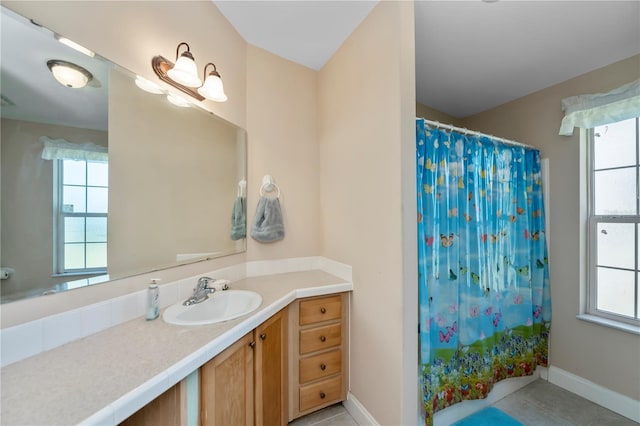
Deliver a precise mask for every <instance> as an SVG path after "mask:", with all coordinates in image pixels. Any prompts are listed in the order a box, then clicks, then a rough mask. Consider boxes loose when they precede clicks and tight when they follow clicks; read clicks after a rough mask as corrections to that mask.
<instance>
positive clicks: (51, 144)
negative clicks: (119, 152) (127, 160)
mask: <svg viewBox="0 0 640 426" xmlns="http://www.w3.org/2000/svg"><path fill="white" fill-rule="evenodd" d="M39 140H40V142H42V143H43V144H44V148H43V149H42V159H43V160H84V161H102V162H107V160H108V154H107V147H106V146H101V145H96V144H94V143H93V142H86V143H73V142H69V141H66V140H64V139H50V138H48V137H46V136H41V137H40V139H39Z"/></svg>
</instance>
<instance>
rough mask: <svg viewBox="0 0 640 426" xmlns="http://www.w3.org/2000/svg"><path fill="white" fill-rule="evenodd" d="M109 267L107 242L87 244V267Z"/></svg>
mask: <svg viewBox="0 0 640 426" xmlns="http://www.w3.org/2000/svg"><path fill="white" fill-rule="evenodd" d="M106 267H107V244H106V243H97V244H87V268H106Z"/></svg>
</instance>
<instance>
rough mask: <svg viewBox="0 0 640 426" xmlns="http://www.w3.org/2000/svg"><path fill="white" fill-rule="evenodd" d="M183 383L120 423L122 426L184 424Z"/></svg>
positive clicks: (169, 425) (170, 425)
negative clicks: (182, 414)
mask: <svg viewBox="0 0 640 426" xmlns="http://www.w3.org/2000/svg"><path fill="white" fill-rule="evenodd" d="M181 386H182V385H181V383H178V384H177V385H175V386H173V387H171V388H170V389H169V390H167V391H166V392H165V393H163V394H162V395H160V396H159V397H157V398H156V399H154V400H153V401H151V402H150V403H149V404H147V405H145V406H144V407H142V408H141V409H140V410H139V411H138V412H136V413H135V414H133V415H132V416H131V417H129V418H128V419H126V420H125V421H123V422H122V423H120V425H121V426H148V425H158V426H162V425H166V426H173V425H179V424H183V423H184V421H183V420H182V418H181V408H182V403H181V398H180V389H181Z"/></svg>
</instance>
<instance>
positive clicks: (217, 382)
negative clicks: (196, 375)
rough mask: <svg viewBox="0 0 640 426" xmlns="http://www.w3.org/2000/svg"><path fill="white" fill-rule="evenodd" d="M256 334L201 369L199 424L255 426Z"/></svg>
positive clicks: (245, 338)
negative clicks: (254, 366) (254, 360)
mask: <svg viewBox="0 0 640 426" xmlns="http://www.w3.org/2000/svg"><path fill="white" fill-rule="evenodd" d="M253 346H255V341H254V340H253V332H252V333H249V334H247V335H246V336H244V337H243V338H242V339H240V340H239V341H237V342H236V343H234V344H233V345H231V346H230V347H229V348H227V349H225V350H224V351H223V352H221V353H220V354H219V355H217V356H216V357H215V358H213V359H212V360H211V361H209V362H207V363H206V364H205V365H203V366H202V367H201V368H200V424H202V425H218V426H228V425H234V426H242V425H246V426H252V425H253V410H254V405H253Z"/></svg>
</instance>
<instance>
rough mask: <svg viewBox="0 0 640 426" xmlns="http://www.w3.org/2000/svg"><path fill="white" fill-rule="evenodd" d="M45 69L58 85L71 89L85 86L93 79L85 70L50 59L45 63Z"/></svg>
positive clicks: (68, 63)
mask: <svg viewBox="0 0 640 426" xmlns="http://www.w3.org/2000/svg"><path fill="white" fill-rule="evenodd" d="M47 67H49V70H50V71H51V73H52V74H53V77H54V78H55V79H56V80H57V81H58V83H60V84H62V85H63V86H65V87H69V88H72V89H79V88H81V87H84V86H86V85H87V83H88V82H89V81H91V79H92V78H93V75H91V73H90V72H89V71H87V70H86V69H84V68H82V67H81V66H79V65H76V64H73V63H71V62H67V61H62V60H58V59H52V60H50V61H47Z"/></svg>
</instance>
